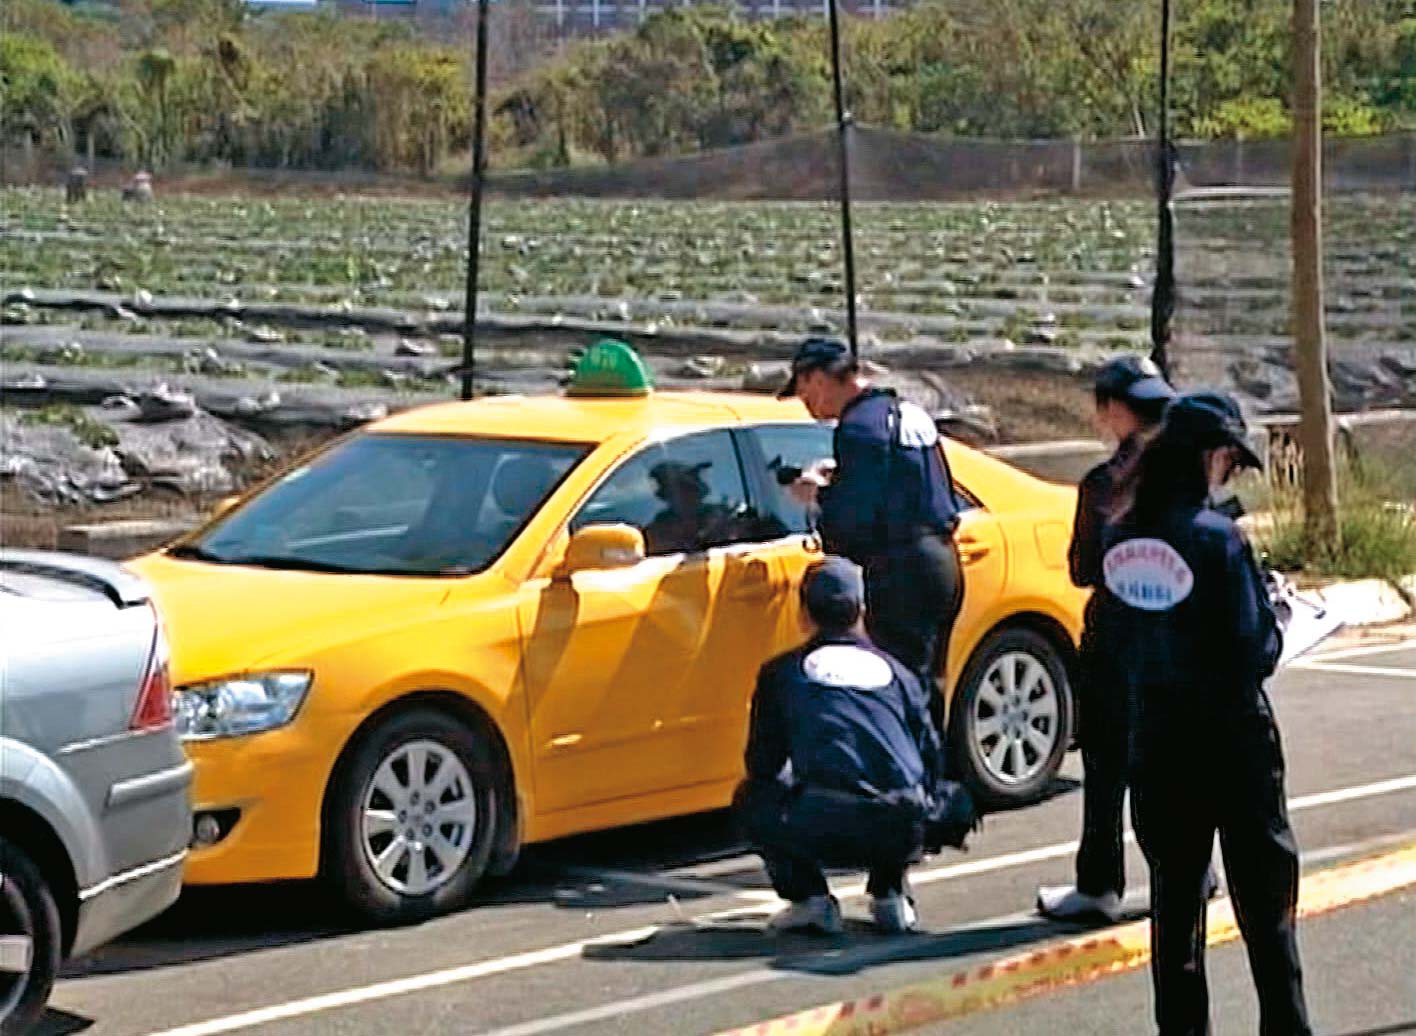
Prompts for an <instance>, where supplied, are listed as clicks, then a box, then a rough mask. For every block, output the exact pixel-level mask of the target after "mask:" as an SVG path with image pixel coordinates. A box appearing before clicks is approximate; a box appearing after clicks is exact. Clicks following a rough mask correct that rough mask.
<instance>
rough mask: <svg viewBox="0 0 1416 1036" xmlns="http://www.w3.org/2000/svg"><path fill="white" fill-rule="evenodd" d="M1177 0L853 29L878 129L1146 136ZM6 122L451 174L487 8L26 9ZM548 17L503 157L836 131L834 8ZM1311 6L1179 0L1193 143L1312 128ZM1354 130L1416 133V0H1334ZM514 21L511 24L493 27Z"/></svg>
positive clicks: (120, 145) (507, 6)
mask: <svg viewBox="0 0 1416 1036" xmlns="http://www.w3.org/2000/svg"><path fill="white" fill-rule="evenodd" d="M1158 6H1159V5H1158V0H1157V2H1138V3H1124V2H1118V0H924V2H922V3H920V4H918V5H916V6H913V7H911V8H909V9H906V10H902V11H899V12H897V13H895V14H892V15H890V16H889V17H886V18H883V19H881V20H879V21H873V20H869V19H855V18H852V19H848V20H847V23H846V40H845V51H846V62H847V76H848V89H849V94H850V97H849V103H850V106H851V109H852V111H853V112H854V114H855V116H856V119H857V120H858V121H859V122H862V123H865V124H870V125H875V126H881V127H886V128H890V129H895V130H901V131H907V132H917V133H934V134H945V135H951V136H964V137H970V136H972V137H992V138H1033V139H1037V138H1049V137H1068V138H1071V137H1080V138H1083V139H1096V138H1109V137H1124V136H1134V135H1137V134H1145V133H1147V132H1149V131H1150V130H1151V129H1152V128H1153V127H1152V125H1151V122H1152V118H1153V111H1154V95H1155V79H1156V70H1157V66H1158V52H1157V42H1156V41H1157V37H1158V35H1159V27H1158V24H1157V23H1158ZM4 7H5V9H6V11H5V14H4V24H3V29H4V30H5V31H4V32H3V35H0V117H3V124H0V125H2V126H3V135H4V138H5V140H6V141H7V142H8V143H10V144H13V143H14V142H15V141H16V140H21V139H23V138H25V137H28V138H29V139H30V140H31V141H32V142H35V143H37V144H39V145H40V146H43V147H46V148H48V149H50V150H52V151H56V152H60V153H63V152H65V151H68V152H72V153H75V154H82V153H84V151H85V150H87V149H92V150H93V151H94V152H96V153H97V154H100V155H103V156H111V157H117V158H122V159H124V160H127V161H130V162H135V163H141V164H144V165H149V166H155V167H160V166H162V165H164V164H167V163H171V162H177V161H181V162H198V163H200V162H229V163H231V164H233V165H243V166H269V167H285V168H289V167H297V168H300V167H303V168H348V167H360V168H369V169H378V170H388V171H400V172H414V173H420V174H429V173H432V172H434V171H436V170H437V169H439V168H440V167H441V166H442V165H443V164H444V163H446V162H448V161H449V160H450V159H460V156H461V155H463V154H465V149H466V146H467V136H468V129H469V124H470V90H469V83H470V69H469V67H468V66H469V58H470V54H471V41H472V35H471V31H470V21H469V20H467V19H462V20H456V19H454V20H450V21H448V22H446V23H445V24H443V25H442V26H441V27H440V28H439V29H438V30H437V31H434V32H428V31H423V32H419V31H416V30H415V29H414V28H413V27H412V26H410V25H409V24H408V23H405V22H387V21H377V20H372V19H363V18H350V17H341V16H339V15H337V14H334V13H332V12H328V11H314V12H274V11H268V12H262V13H253V12H252V11H250V10H249V9H247V8H246V7H245V6H244V5H243V4H242V3H241V2H240V0H120V3H119V4H118V5H117V6H116V7H115V6H90V7H87V8H74V7H70V6H67V5H65V4H62V3H59V2H57V0H5V2H4ZM532 12H533V8H532V7H531V6H529V5H525V4H523V5H521V6H517V5H516V0H501V2H499V3H498V4H497V5H496V7H495V9H494V12H493V24H494V26H500V30H499V31H500V33H501V35H500V36H498V37H497V38H494V39H493V40H491V41H490V42H491V43H492V51H493V53H494V55H495V56H496V58H497V60H498V67H497V69H495V70H494V75H495V81H496V83H497V86H496V96H495V97H494V98H493V107H494V113H495V114H494V118H493V122H492V133H493V140H492V148H493V150H492V154H493V156H494V159H493V160H494V162H495V163H496V164H499V165H503V166H506V165H533V166H541V167H550V166H562V165H568V164H576V163H580V162H587V161H604V162H618V161H624V160H627V159H630V158H636V157H643V156H655V155H665V154H675V153H682V152H686V151H693V150H698V149H703V148H713V147H724V146H732V145H737V144H745V143H751V142H754V141H759V140H764V139H768V138H771V137H774V136H780V135H783V134H788V133H794V132H801V131H807V130H812V129H817V128H820V127H822V126H824V125H826V124H827V122H828V120H829V117H830V96H831V95H830V69H829V65H828V63H827V54H828V49H827V39H826V26H825V24H824V21H823V20H822V19H821V18H819V17H814V18H805V17H803V18H788V19H781V20H777V21H749V20H747V19H745V18H742V17H740V16H738V15H737V14H735V13H733V11H732V10H731V9H729V8H726V7H706V6H705V7H697V6H695V7H679V8H674V9H671V10H666V11H663V12H660V13H658V14H655V15H653V16H651V17H650V18H649V19H647V20H646V21H645V22H644V23H643V24H642V25H641V26H640V27H639V28H638V29H637V30H636V31H634V32H632V33H625V34H619V35H615V36H611V37H605V38H599V39H592V40H585V41H582V42H578V43H573V44H569V45H565V46H561V47H558V48H552V47H550V46H549V45H547V43H546V40H547V38H548V37H547V36H546V34H545V33H544V32H540V33H538V32H535V31H528V30H527V24H528V20H530V19H534V17H535V16H534V14H533V13H532ZM1290 14H1291V0H1177V2H1176V3H1175V19H1176V23H1175V49H1174V80H1173V82H1174V105H1175V114H1176V119H1177V124H1178V129H1179V132H1180V133H1181V134H1182V135H1184V136H1188V137H1194V138H1239V137H1242V138H1248V139H1255V138H1263V137H1274V136H1281V135H1283V134H1285V133H1286V132H1287V131H1288V128H1289V125H1290V115H1289V101H1288V93H1289V83H1290V63H1289V57H1290V33H1289V18H1290ZM1323 17H1324V33H1325V66H1326V67H1325V76H1326V82H1327V87H1328V96H1327V104H1326V113H1325V118H1326V122H1327V128H1328V130H1329V131H1330V132H1332V133H1335V134H1343V135H1365V134H1374V133H1382V132H1387V131H1392V130H1400V129H1409V128H1416V0H1335V2H1333V3H1330V4H1324V14H1323ZM497 31H498V30H497V29H495V28H494V35H495V34H496V32H497Z"/></svg>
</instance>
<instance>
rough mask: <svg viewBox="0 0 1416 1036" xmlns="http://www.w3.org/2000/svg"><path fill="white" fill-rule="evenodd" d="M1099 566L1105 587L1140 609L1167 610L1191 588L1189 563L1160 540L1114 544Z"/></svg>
mask: <svg viewBox="0 0 1416 1036" xmlns="http://www.w3.org/2000/svg"><path fill="white" fill-rule="evenodd" d="M1101 567H1102V572H1103V574H1104V575H1105V578H1106V588H1107V589H1108V590H1110V591H1111V592H1112V593H1113V594H1115V595H1116V598H1117V599H1118V600H1120V601H1121V602H1122V603H1124V604H1129V605H1130V606H1131V607H1132V608H1140V609H1141V610H1142V611H1148V612H1163V611H1169V610H1170V609H1171V608H1174V607H1175V606H1176V605H1177V604H1179V603H1180V602H1181V601H1183V600H1184V599H1185V598H1187V597H1189V596H1190V591H1191V590H1193V589H1194V588H1195V574H1194V573H1193V572H1191V571H1190V566H1189V565H1187V564H1186V563H1185V559H1184V558H1182V557H1181V556H1180V552H1179V551H1177V550H1176V549H1175V548H1174V547H1172V546H1171V545H1170V544H1168V543H1166V542H1165V541H1164V540H1156V539H1149V538H1142V539H1135V540H1126V541H1125V542H1123V543H1118V544H1116V546H1114V547H1112V548H1111V549H1110V550H1108V551H1107V552H1106V557H1105V558H1104V559H1103V560H1102V563H1101Z"/></svg>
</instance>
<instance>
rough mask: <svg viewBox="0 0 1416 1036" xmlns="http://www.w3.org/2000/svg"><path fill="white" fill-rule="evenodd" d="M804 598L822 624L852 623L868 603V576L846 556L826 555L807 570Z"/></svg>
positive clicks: (802, 586) (843, 624) (807, 608)
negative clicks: (866, 594) (866, 587)
mask: <svg viewBox="0 0 1416 1036" xmlns="http://www.w3.org/2000/svg"><path fill="white" fill-rule="evenodd" d="M801 600H802V604H804V605H805V606H806V613H807V614H808V615H810V616H811V618H812V619H813V620H814V621H815V622H816V623H817V624H818V625H821V626H849V625H851V624H853V623H854V622H855V621H856V619H857V618H858V617H859V616H860V611H861V609H862V608H864V607H865V577H864V576H863V575H861V571H860V568H859V566H857V565H856V564H855V563H854V562H851V561H848V560H846V559H845V558H839V557H827V558H823V559H822V560H821V561H818V562H817V563H816V564H814V565H812V566H811V567H810V568H808V569H807V570H806V575H805V576H804V577H803V578H802V584H801Z"/></svg>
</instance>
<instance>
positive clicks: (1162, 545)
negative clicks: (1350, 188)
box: [1101, 392, 1312, 1036]
mask: <svg viewBox="0 0 1416 1036" xmlns="http://www.w3.org/2000/svg"><path fill="white" fill-rule="evenodd" d="M1260 466H1261V463H1260V461H1259V458H1258V456H1257V455H1256V454H1255V453H1254V450H1253V448H1252V447H1251V446H1250V445H1249V442H1248V435H1247V429H1246V427H1245V425H1244V418H1243V416H1242V415H1241V414H1240V411H1239V407H1238V405H1237V404H1236V403H1235V402H1234V400H1233V399H1231V398H1229V397H1228V396H1224V395H1221V394H1219V393H1213V392H1196V393H1191V394H1188V395H1184V396H1180V397H1178V398H1177V399H1175V400H1174V401H1173V402H1172V403H1171V404H1170V406H1169V407H1168V408H1167V409H1166V412H1165V420H1164V423H1163V424H1162V425H1161V428H1160V431H1159V432H1158V433H1157V434H1156V436H1155V437H1154V438H1153V439H1152V440H1151V441H1150V442H1149V443H1148V444H1147V445H1146V447H1145V449H1144V450H1143V452H1142V453H1141V455H1140V456H1139V458H1138V459H1137V463H1136V465H1135V467H1134V469H1133V470H1132V471H1131V472H1130V473H1128V475H1127V477H1126V478H1124V479H1123V480H1122V481H1121V483H1120V485H1119V486H1118V487H1117V499H1118V502H1119V503H1120V505H1121V506H1120V512H1121V513H1120V514H1119V516H1118V517H1117V519H1116V521H1115V522H1113V523H1112V524H1111V525H1109V526H1108V527H1107V529H1106V532H1105V534H1104V536H1103V544H1104V546H1105V553H1104V554H1103V556H1102V563H1101V568H1102V575H1103V578H1104V580H1105V583H1106V587H1107V590H1108V592H1109V593H1110V594H1111V596H1112V597H1113V598H1115V600H1116V602H1117V610H1116V615H1115V616H1114V618H1113V619H1110V620H1108V622H1114V624H1115V629H1116V635H1117V638H1118V640H1117V643H1121V644H1125V645H1126V650H1124V651H1119V652H1118V653H1117V654H1118V668H1119V671H1120V674H1121V678H1122V681H1123V682H1124V685H1125V687H1126V692H1127V699H1128V701H1129V702H1130V708H1131V721H1130V741H1131V746H1130V753H1129V754H1130V766H1129V769H1130V784H1131V795H1132V799H1133V802H1134V813H1135V824H1136V837H1137V840H1138V841H1139V843H1140V846H1141V851H1142V852H1143V853H1145V857H1146V862H1147V864H1149V866H1150V872H1151V948H1152V956H1151V972H1152V977H1153V981H1154V985H1155V1011H1156V1020H1157V1022H1158V1027H1159V1031H1160V1036H1207V1034H1208V1033H1209V1032H1210V1021H1209V993H1208V989H1207V986H1206V982H1205V967H1204V952H1205V871H1206V868H1207V867H1208V864H1209V861H1210V855H1211V853H1212V852H1213V848H1214V839H1215V835H1216V833H1217V834H1218V835H1219V842H1220V847H1221V849H1222V850H1223V853H1224V865H1225V871H1226V874H1227V876H1228V880H1229V888H1230V895H1231V897H1232V898H1233V900H1234V914H1235V917H1237V918H1238V921H1239V930H1240V931H1241V932H1242V933H1243V936H1244V942H1245V945H1246V947H1247V949H1248V951H1249V965H1250V971H1251V972H1252V974H1253V977H1254V985H1255V986H1256V987H1257V991H1258V997H1259V1032H1260V1033H1263V1034H1265V1036H1311V1033H1312V1026H1311V1025H1310V1024H1309V1021H1308V1010H1307V1005H1306V1002H1305V998H1304V994H1303V971H1302V967H1301V966H1300V964H1299V959H1298V941H1297V935H1296V918H1297V905H1298V846H1297V844H1296V842H1295V840H1294V837H1293V830H1292V828H1291V827H1290V826H1289V823H1288V810H1287V800H1286V796H1285V792H1284V787H1283V785H1284V761H1283V749H1282V746H1281V743H1280V740H1279V734H1278V727H1277V724H1276V723H1275V721H1274V714H1273V706H1272V704H1271V703H1270V701H1269V697H1268V694H1267V692H1266V691H1265V690H1264V682H1265V680H1267V679H1268V677H1269V676H1270V675H1271V674H1272V673H1273V671H1274V668H1275V666H1276V665H1277V662H1278V659H1279V658H1280V657H1281V654H1282V647H1283V637H1282V634H1281V632H1280V628H1279V624H1278V621H1277V618H1276V616H1275V614H1274V610H1273V607H1272V605H1271V604H1270V602H1269V597H1268V593H1267V591H1266V588H1265V586H1264V580H1263V576H1262V575H1261V574H1260V572H1259V568H1258V565H1257V564H1256V563H1255V561H1254V555H1253V552H1252V551H1251V550H1250V548H1249V545H1248V543H1247V542H1245V540H1244V537H1243V535H1242V533H1240V531H1239V530H1238V528H1236V526H1235V524H1234V522H1233V521H1232V520H1231V519H1230V518H1228V517H1226V516H1225V515H1223V514H1220V513H1219V512H1218V511H1216V510H1215V509H1214V508H1213V507H1212V506H1210V496H1211V494H1212V493H1213V491H1214V490H1215V489H1217V488H1218V487H1220V486H1222V485H1223V484H1224V483H1225V482H1226V481H1228V479H1229V478H1230V476H1231V475H1233V473H1234V472H1235V471H1237V470H1239V469H1241V468H1245V467H1254V468H1258V467H1260ZM1197 748H1198V749H1199V750H1200V752H1201V755H1200V756H1197Z"/></svg>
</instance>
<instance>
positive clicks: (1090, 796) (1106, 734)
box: [1077, 612, 1128, 896]
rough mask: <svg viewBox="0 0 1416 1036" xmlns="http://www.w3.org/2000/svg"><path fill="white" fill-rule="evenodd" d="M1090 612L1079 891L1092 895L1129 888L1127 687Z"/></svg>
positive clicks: (1082, 715) (1084, 667)
mask: <svg viewBox="0 0 1416 1036" xmlns="http://www.w3.org/2000/svg"><path fill="white" fill-rule="evenodd" d="M1099 641H1100V638H1099V636H1098V633H1097V631H1096V629H1095V625H1094V622H1093V621H1092V616H1091V614H1090V612H1089V613H1088V628H1087V630H1086V631H1085V632H1084V633H1083V635H1082V658H1081V673H1080V675H1081V687H1080V688H1079V689H1078V702H1077V704H1078V709H1077V714H1078V718H1079V728H1078V740H1079V741H1080V743H1081V749H1082V772H1083V777H1084V781H1083V784H1082V839H1081V844H1080V846H1079V848H1078V849H1077V890H1078V891H1079V892H1083V893H1085V894H1086V895H1089V896H1100V895H1104V894H1106V893H1107V892H1114V893H1116V894H1117V895H1118V896H1119V895H1122V894H1123V893H1124V892H1125V890H1126V852H1125V847H1124V845H1123V843H1122V840H1121V839H1122V824H1121V816H1122V813H1121V811H1122V808H1123V806H1124V805H1125V799H1126V769H1127V766H1126V755H1127V751H1128V744H1127V738H1126V724H1127V721H1128V715H1127V706H1126V689H1125V686H1124V685H1123V683H1122V680H1121V676H1120V674H1119V673H1117V672H1116V671H1115V668H1114V667H1113V666H1111V665H1108V664H1107V663H1108V657H1107V654H1106V652H1105V650H1103V648H1102V647H1101V645H1100V643H1099Z"/></svg>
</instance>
